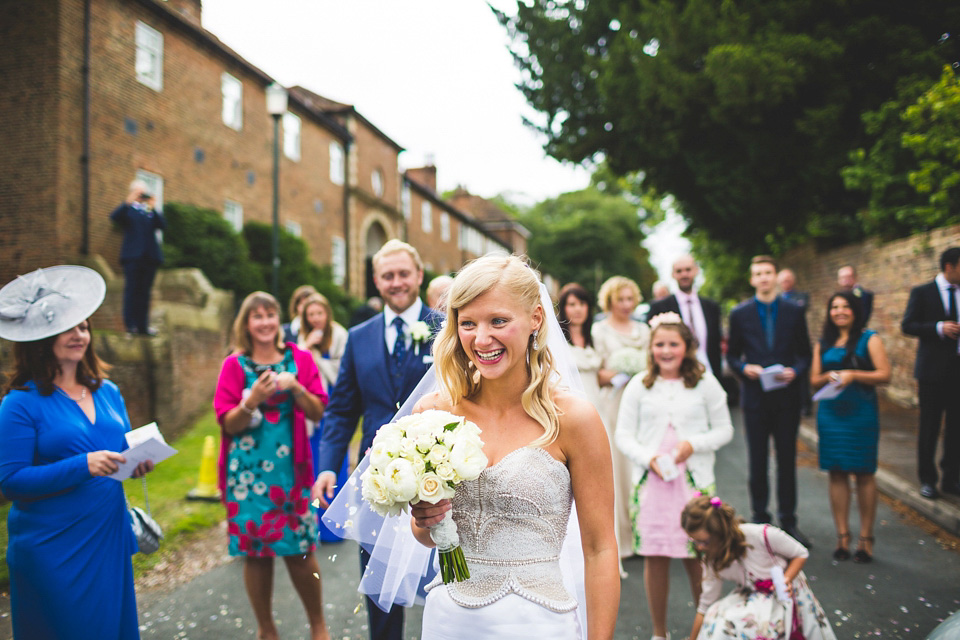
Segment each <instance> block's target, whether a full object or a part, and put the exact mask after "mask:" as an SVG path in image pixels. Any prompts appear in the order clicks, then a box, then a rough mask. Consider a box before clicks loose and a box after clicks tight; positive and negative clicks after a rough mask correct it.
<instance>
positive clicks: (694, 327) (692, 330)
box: [687, 296, 700, 340]
mask: <svg viewBox="0 0 960 640" xmlns="http://www.w3.org/2000/svg"><path fill="white" fill-rule="evenodd" d="M687 317H688V318H690V322H689V323H687V326H688V327H689V329H690V333H692V334H693V335H694V336H697V325H696V323H694V321H693V296H690V297H688V298H687ZM697 340H700V338H699V337H697Z"/></svg>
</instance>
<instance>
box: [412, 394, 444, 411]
mask: <svg viewBox="0 0 960 640" xmlns="http://www.w3.org/2000/svg"><path fill="white" fill-rule="evenodd" d="M427 409H439V410H441V411H450V410H451V409H453V405H452V404H451V403H450V400H449V399H447V398H446V396H445V395H444V394H443V393H441V392H440V391H431V392H430V393H428V394H427V395H425V396H423V397H422V398H420V399H419V400H417V404H415V405H414V406H413V413H420V412H421V411H426V410H427Z"/></svg>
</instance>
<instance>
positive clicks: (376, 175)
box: [370, 169, 383, 198]
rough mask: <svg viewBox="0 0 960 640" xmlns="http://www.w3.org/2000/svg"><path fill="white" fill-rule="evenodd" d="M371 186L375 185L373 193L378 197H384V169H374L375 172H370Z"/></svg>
mask: <svg viewBox="0 0 960 640" xmlns="http://www.w3.org/2000/svg"><path fill="white" fill-rule="evenodd" d="M370 186H372V187H373V195H375V196H377V197H378V198H382V197H383V171H380V169H374V170H373V173H372V174H370Z"/></svg>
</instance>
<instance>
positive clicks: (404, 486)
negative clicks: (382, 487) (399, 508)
mask: <svg viewBox="0 0 960 640" xmlns="http://www.w3.org/2000/svg"><path fill="white" fill-rule="evenodd" d="M383 475H384V476H385V477H386V480H387V487H388V490H389V492H390V496H391V498H393V500H394V501H395V502H410V501H411V500H413V499H414V498H415V497H416V496H417V473H416V471H414V469H413V465H412V464H411V463H410V461H409V460H404V459H402V458H399V459H397V460H391V461H390V464H388V465H387V468H386V469H384V471H383Z"/></svg>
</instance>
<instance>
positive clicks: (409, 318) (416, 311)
mask: <svg viewBox="0 0 960 640" xmlns="http://www.w3.org/2000/svg"><path fill="white" fill-rule="evenodd" d="M422 309H423V301H422V300H420V298H417V299H416V300H414V301H413V304H412V305H410V306H409V307H407V308H406V309H405V310H404V312H403V313H401V314H399V316H400V317H401V318H403V337H404V342H406V343H407V349H409V348H410V342H411V336H410V331H411V330H412V328H413V323H414V322H419V321H420V311H421V310H422ZM397 315H398V314H397V313H395V312H394V311H393V309H391V308H390V307H384V308H383V322H384V324H385V325H386V326H385V327H384V330H383V334H384V335H383V338H384V340H386V341H387V351H389V352H390V354H391V355H393V347H394V345H395V344H396V342H397V328H396V327H394V326H393V319H394V318H396V317H397Z"/></svg>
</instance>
